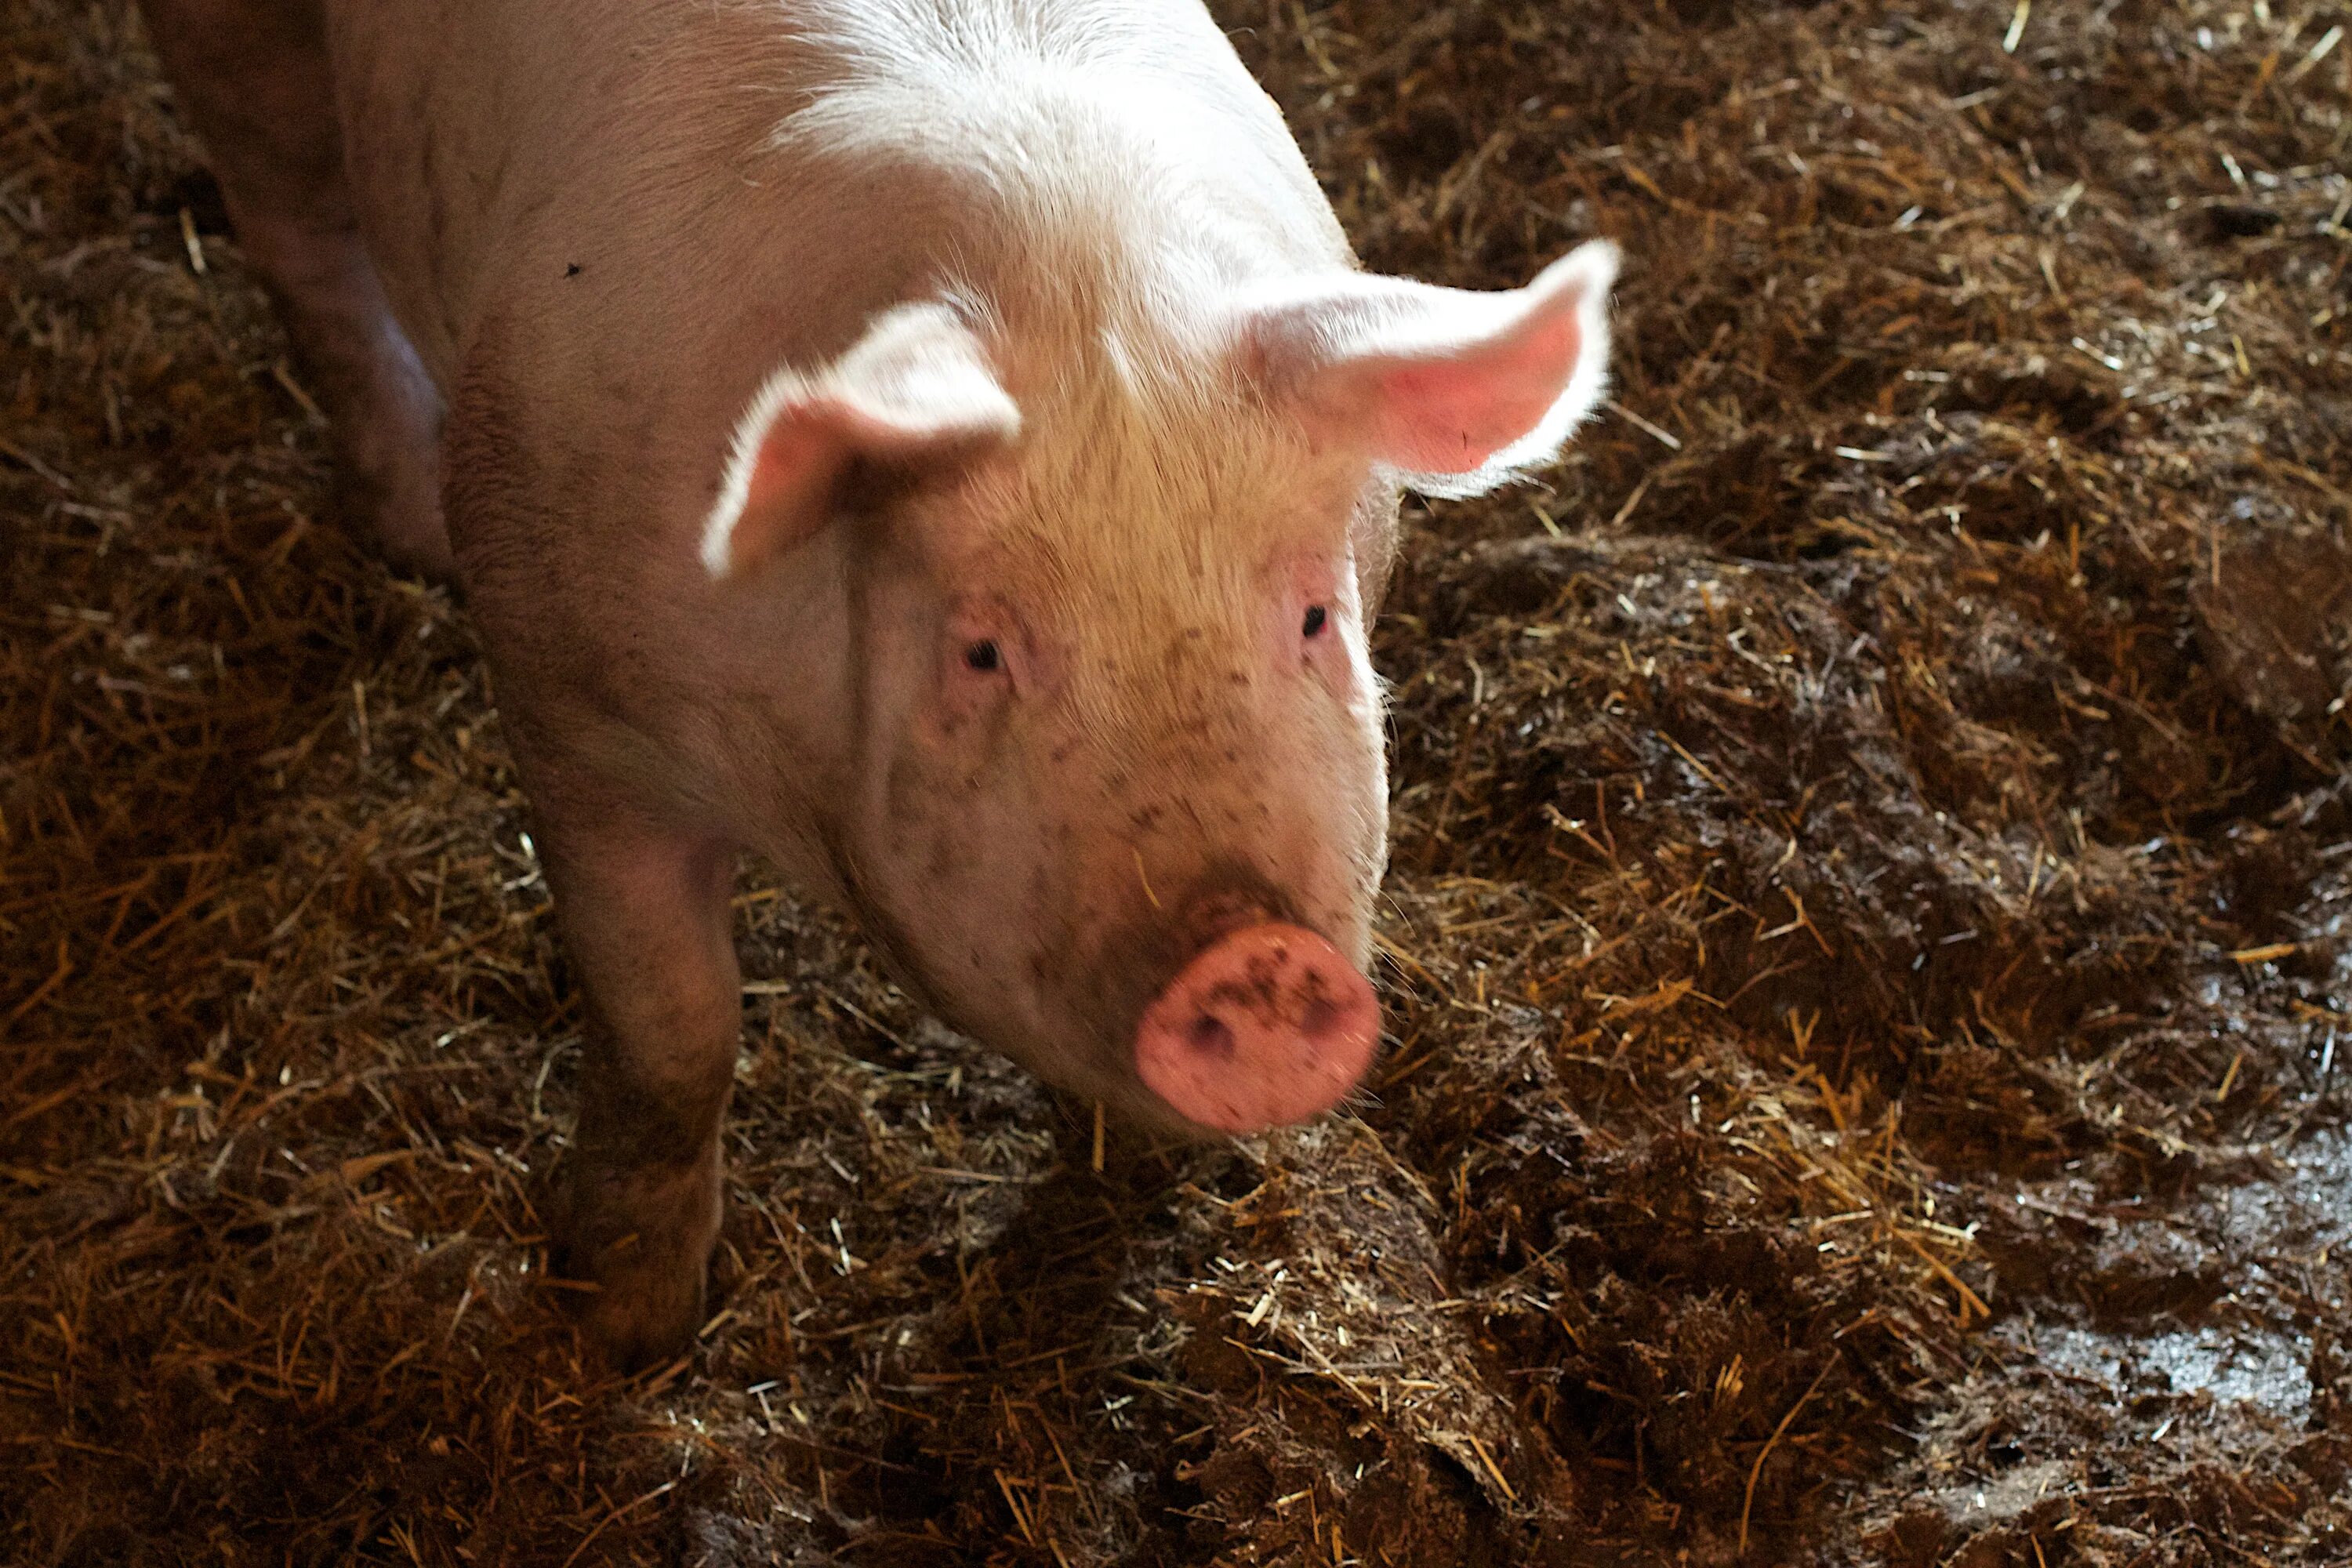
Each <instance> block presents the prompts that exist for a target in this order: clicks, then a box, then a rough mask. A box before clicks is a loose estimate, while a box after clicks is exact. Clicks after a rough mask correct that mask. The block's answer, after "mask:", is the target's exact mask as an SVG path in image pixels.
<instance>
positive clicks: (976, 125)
mask: <svg viewBox="0 0 2352 1568" xmlns="http://www.w3.org/2000/svg"><path fill="white" fill-rule="evenodd" d="M328 11H329V14H330V25H331V38H332V45H333V51H334V55H335V67H336V72H337V82H338V89H339V98H340V100H341V118H342V121H343V125H344V127H345V135H346V141H347V153H348V160H349V163H350V167H351V173H352V179H353V184H354V186H355V192H356V195H357V198H358V201H359V205H360V207H361V210H362V221H363V224H364V226H365V227H366V230H367V232H368V236H369V241H370V246H371V248H372V249H373V252H374V253H375V255H376V257H377V258H378V262H379V265H380V267H381V268H383V272H384V273H385V276H386V282H387V285H388V287H389V288H390V289H391V292H392V294H393V298H394V303H395V306H396V308H397V310H398V311H399V313H400V315H401V317H402V319H403V321H404V325H406V326H407V327H408V328H409V330H410V332H411V335H412V336H413V337H414V338H415V339H416V341H417V347H418V350H419V352H420V353H421V354H422V355H423V357H424V358H425V363H426V364H427V366H428V368H429V369H431V370H432V371H433V373H434V374H435V375H436V378H438V379H441V380H442V381H443V382H444V384H446V382H447V379H448V377H449V375H450V374H452V372H453V371H454V368H455V366H456V364H457V361H458V359H459V358H460V356H461V355H462V353H463V352H464V348H465V345H466V344H467V342H468V340H469V339H470V337H471V334H472V330H473V328H474V326H475V325H476V323H477V322H478V320H479V318H480V316H481V314H482V312H483V311H484V310H487V309H491V308H494V307H495V305H496V304H497V303H498V302H499V300H501V298H503V297H506V296H509V295H511V294H513V293H515V292H517V291H520V292H522V293H523V294H525V295H529V296H533V297H537V296H541V295H543V294H550V293H555V292H556V291H553V290H551V288H550V277H549V274H550V270H551V269H552V273H553V278H554V279H555V280H558V281H571V280H574V279H579V278H581V277H582V276H583V275H585V274H588V273H590V272H592V271H596V270H601V271H602V272H603V274H604V276H603V278H602V279H600V280H599V281H598V282H596V283H592V284H590V285H589V286H588V287H587V288H585V289H574V290H572V291H571V292H573V293H580V294H588V295H592V296H593V297H594V298H595V299H596V300H597V301H598V305H599V313H600V314H601V315H602V316H603V317H604V325H603V327H602V328H601V329H600V330H602V331H614V330H620V331H626V330H627V329H626V326H625V321H623V320H619V319H616V316H617V317H620V318H634V317H658V318H663V321H662V322H661V326H660V328H659V330H658V333H657V335H659V336H661V337H663V338H665V339H668V338H672V337H674V335H675V330H676V328H677V327H678V326H680V325H684V324H685V323H683V322H680V321H677V317H678V316H679V315H680V314H681V313H686V314H690V313H692V312H693V311H694V310H696V309H697V308H698V307H699V306H702V305H704V304H707V303H708V302H709V301H710V300H712V299H713V298H714V297H717V296H723V295H726V294H728V293H730V292H732V291H737V290H740V289H745V288H747V287H749V288H754V289H756V288H758V287H760V286H761V285H762V284H763V283H780V282H782V281H784V280H789V282H790V284H791V287H792V289H793V292H794V293H796V294H798V295H799V296H801V297H802V298H803V300H807V299H810V298H812V297H816V298H824V299H835V298H839V297H841V296H842V295H843V294H844V293H845V292H846V293H847V294H850V295H856V294H858V293H862V292H865V291H866V290H864V289H858V288H856V281H857V280H858V279H871V278H872V277H873V276H874V275H875V272H876V268H877V263H878V264H880V266H881V268H882V270H884V271H886V272H887V270H888V265H887V264H888V258H889V253H890V252H891V251H893V250H894V249H900V250H903V249H905V248H907V247H908V246H909V245H910V244H911V245H913V246H915V247H924V246H936V244H937V243H938V240H939V234H940V229H941V228H942V227H944V228H947V229H950V230H952V229H955V228H958V227H960V226H968V225H970V224H971V222H972V221H973V215H972V214H971V213H970V212H967V211H961V210H954V209H957V208H959V207H960V206H961V205H962V200H961V198H969V197H971V196H973V195H978V194H979V193H978V192H977V191H976V190H975V189H974V188H973V187H972V185H971V184H966V186H965V188H964V189H962V190H961V192H960V191H959V190H958V182H959V180H960V179H961V180H964V181H967V182H979V183H982V184H999V183H1002V182H1003V181H1004V180H1006V179H1007V178H1010V179H1013V180H1015V181H1017V180H1020V179H1022V178H1024V177H1034V175H1035V174H1037V170H1036V169H1035V168H1034V167H1033V168H1030V169H1029V170H1027V171H1026V174H1024V170H1023V168H1022V167H1021V165H1022V163H1023V161H1024V160H1043V162H1044V163H1046V164H1048V165H1050V164H1052V163H1055V161H1057V160H1058V161H1061V162H1064V163H1076V164H1084V163H1087V162H1088V161H1089V160H1098V159H1101V158H1103V157H1104V150H1103V149H1102V148H1101V147H1099V146H1097V147H1093V148H1087V147H1072V146H1068V145H1055V144H1053V143H1054V141H1055V129H1054V128H1053V127H1052V126H1050V125H1045V124H1042V123H1041V122H1040V121H1038V119H1037V115H1036V112H1035V110H1036V108H1037V105H1038V103H1039V102H1040V101H1043V102H1045V103H1051V102H1053V101H1054V100H1069V99H1072V98H1076V99H1091V100H1095V101H1096V103H1097V107H1098V108H1099V109H1100V110H1102V111H1103V112H1105V113H1107V114H1111V115H1115V116H1118V117H1119V118H1121V119H1123V120H1125V121H1127V122H1128V123H1129V126H1130V128H1132V129H1133V130H1134V131H1135V132H1137V133H1138V134H1139V135H1140V136H1143V137H1145V138H1147V139H1150V138H1158V139H1160V140H1162V141H1164V142H1166V143H1167V144H1168V146H1169V148H1171V149H1172V150H1175V151H1174V153H1173V155H1175V156H1179V157H1189V158H1190V159H1191V160H1192V162H1193V163H1195V164H1196V165H1197V166H1199V167H1200V168H1202V169H1203V170H1213V171H1214V172H1215V173H1214V175H1213V177H1214V178H1216V179H1218V180H1219V181H1221V182H1223V184H1225V185H1226V186H1227V187H1228V189H1227V190H1225V191H1224V192H1223V193H1222V200H1221V202H1220V204H1219V205H1220V207H1221V210H1222V212H1223V215H1224V216H1226V217H1227V218H1229V219H1232V220H1234V221H1237V222H1239V223H1241V224H1243V225H1244V226H1245V227H1247V228H1249V229H1251V230H1253V231H1276V232H1269V233H1268V234H1267V235H1266V237H1269V238H1272V239H1273V240H1274V241H1275V243H1276V247H1277V248H1278V249H1280V250H1283V251H1286V252H1296V253H1297V258H1298V260H1299V261H1300V262H1301V263H1309V262H1326V263H1328V261H1329V260H1331V259H1332V258H1344V257H1345V245H1344V241H1342V240H1341V239H1340V237H1339V233H1338V230H1337V227H1336V225H1335V224H1334V223H1333V221H1332V219H1331V216H1330V212H1329V208H1328V205H1327V204H1326V203H1325V202H1324V200H1323V198H1322V197H1321V195H1320V194H1319V192H1318V190H1317V188H1316V186H1315V184H1314V182H1313V179H1312V176H1311V175H1310V174H1308V172H1307V168H1306V165H1305V163H1304V162H1303V160H1301V159H1300V158H1299V156H1298V153H1297V147H1296V144H1295V143H1294V142H1292V141H1291V140H1290V138H1289V136H1288V133H1287V132H1286V131H1285V130H1284V128H1283V126H1282V124H1281V121H1280V119H1279V116H1278V115H1277V114H1276V111H1275V110H1274V109H1273V106H1272V105H1271V104H1270V103H1269V102H1268V101H1267V100H1266V99H1265V95H1264V94H1263V93H1262V92H1260V91H1259V89H1257V87H1256V85H1255V82H1253V81H1252V80H1251V79H1249V77H1248V76H1247V74H1246V73H1245V72H1244V70H1243V69H1242V68H1241V66H1240V64H1239V62H1238V61H1237V60H1236V59H1235V58H1234V56H1233V53H1232V50H1231V48H1230V47H1228V46H1227V44H1226V42H1225V40H1224V38H1223V36H1222V35H1221V34H1220V33H1218V31H1217V30H1216V28H1215V26H1214V25H1213V23H1212V22H1211V21H1210V19H1209V18H1208V16H1207V15H1206V13H1205V12H1203V11H1202V9H1201V7H1200V6H1199V5H1198V4H1197V3H1195V0H1075V3H1074V0H814V3H809V0H800V3H783V4H779V3H776V0H715V3H714V0H413V3H412V4H409V5H400V6H388V5H382V4H381V3H380V0H328ZM1024 100H1025V101H1024ZM1065 107H1066V104H1065ZM1064 118H1065V119H1066V116H1065V117H1064ZM1067 129H1068V128H1067V126H1066V125H1065V126H1064V127H1063V131H1064V132H1067ZM1065 139H1066V138H1065ZM1041 141H1043V142H1045V145H1042V146H1041V145H1040V144H1039V143H1040V142H1041ZM909 160H912V161H914V162H918V163H920V162H925V161H929V162H930V163H933V164H934V165H935V166H936V167H937V168H938V169H939V171H940V177H939V178H938V179H937V180H933V181H924V180H917V181H915V182H914V184H916V186H918V187H919V188H914V189H900V190H897V191H893V190H891V189H890V188H889V181H888V179H887V176H885V178H884V179H883V180H882V182H881V184H880V186H879V187H878V188H877V184H875V183H873V182H871V181H868V180H865V179H861V178H858V177H856V176H854V175H852V176H848V177H845V176H844V174H843V172H844V171H849V170H853V169H856V168H859V167H860V166H861V165H863V166H864V167H865V168H866V169H871V168H872V167H873V166H874V165H875V164H876V163H886V164H890V165H893V166H897V167H899V168H901V169H903V167H904V165H905V164H906V163H908V161H909ZM1059 173H1060V174H1064V175H1068V174H1074V173H1076V174H1083V173H1084V171H1083V170H1076V171H1073V170H1069V169H1065V170H1062V171H1060V172H1059ZM1098 173H1099V174H1102V176H1103V178H1104V180H1105V181H1106V182H1108V183H1115V182H1116V180H1117V179H1118V177H1119V176H1118V174H1116V173H1114V172H1113V171H1111V170H1110V169H1108V166H1106V168H1105V169H1103V170H1101V171H1098ZM1002 194H1003V193H1002V192H1001V191H999V192H996V193H994V195H1002ZM971 239H972V237H971V236H969V235H967V236H963V237H960V238H959V239H958V240H957V241H956V243H957V245H958V246H959V247H962V248H965V249H969V247H970V245H971ZM849 255H857V256H861V257H862V258H863V259H862V260H859V261H856V262H855V263H851V262H847V261H845V259H844V258H845V257H846V256H849ZM600 264H601V267H600ZM655 279H660V282H659V284H658V286H656V283H655V281H654V280H655ZM844 285H848V287H847V288H846V289H845V288H844ZM615 289H618V290H619V291H620V292H619V294H618V295H617V296H616V295H615V293H614V290H615ZM559 299H560V295H559ZM549 302H550V303H556V302H558V300H550V301H549ZM845 302H848V301H845ZM854 303H856V304H857V305H858V306H860V307H861V308H862V305H863V303H864V302H863V301H854ZM616 308H617V309H616ZM817 313H819V314H823V313H824V312H823V311H821V310H820V311H819V312H817ZM809 326H810V329H811V330H812V331H814V334H815V335H816V336H819V337H823V336H824V335H827V334H826V333H825V332H824V327H823V325H822V324H821V323H817V322H814V321H812V322H810V323H809Z"/></svg>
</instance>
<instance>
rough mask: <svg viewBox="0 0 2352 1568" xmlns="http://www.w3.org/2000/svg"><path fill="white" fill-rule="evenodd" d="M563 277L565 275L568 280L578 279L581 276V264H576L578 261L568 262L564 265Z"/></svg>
mask: <svg viewBox="0 0 2352 1568" xmlns="http://www.w3.org/2000/svg"><path fill="white" fill-rule="evenodd" d="M563 275H564V276H565V277H566V278H577V277H579V276H580V263H578V262H576V261H567V262H565V263H564V264H563Z"/></svg>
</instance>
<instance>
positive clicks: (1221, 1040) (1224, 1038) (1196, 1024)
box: [1184, 1013, 1237, 1061]
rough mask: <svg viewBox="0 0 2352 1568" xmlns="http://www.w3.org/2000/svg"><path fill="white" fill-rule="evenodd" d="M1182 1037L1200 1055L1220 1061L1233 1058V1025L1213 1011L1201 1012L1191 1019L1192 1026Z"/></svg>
mask: <svg viewBox="0 0 2352 1568" xmlns="http://www.w3.org/2000/svg"><path fill="white" fill-rule="evenodd" d="M1184 1037H1185V1039H1186V1041H1187V1042H1188V1043H1190V1044H1191V1046H1192V1048H1193V1049H1194V1050H1196V1051H1198V1052H1199V1053H1200V1054H1201V1055H1202V1056H1204V1057H1214V1058H1217V1059H1218V1060H1220V1061H1231V1060H1233V1058H1234V1050H1235V1049H1236V1048H1237V1047H1236V1045H1235V1042H1234V1031H1233V1026H1231V1025H1229V1024H1227V1023H1226V1022H1225V1021H1224V1020H1223V1018H1220V1017H1218V1016H1216V1015H1215V1014H1213V1013H1203V1014H1202V1015H1201V1016H1199V1017H1197V1018H1195V1019H1193V1020H1192V1027H1191V1028H1189V1029H1187V1030H1185V1031H1184Z"/></svg>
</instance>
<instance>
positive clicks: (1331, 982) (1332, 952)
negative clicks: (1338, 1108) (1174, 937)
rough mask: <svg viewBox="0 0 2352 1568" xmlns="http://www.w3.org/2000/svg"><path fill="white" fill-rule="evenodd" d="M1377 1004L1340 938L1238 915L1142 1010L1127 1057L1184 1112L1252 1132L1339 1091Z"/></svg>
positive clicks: (1374, 1038) (1363, 1062) (1303, 1112)
mask: <svg viewBox="0 0 2352 1568" xmlns="http://www.w3.org/2000/svg"><path fill="white" fill-rule="evenodd" d="M1380 1036H1381V1005H1380V1003H1379V1002H1378V1001H1377V1000H1376V999H1375V998H1374V997H1373V995H1372V986H1371V982H1370V981H1368V980H1366V979H1365V978H1364V977H1363V976H1362V975H1361V974H1360V973H1357V971H1356V966H1355V965H1354V964H1352V963H1349V962H1348V961H1347V959H1345V958H1344V957H1342V956H1341V955H1340V953H1339V949H1338V948H1335V947H1333V946H1332V945H1331V944H1330V943H1329V942H1326V941H1324V940H1323V939H1322V938H1321V937H1319V936H1318V935H1316V934H1315V933H1314V932H1313V931H1307V930H1305V929H1303V928H1301V927H1298V926H1294V925H1279V924H1273V923H1268V924H1262V925H1251V926H1244V927H1243V928H1242V929H1241V930H1239V931H1232V932H1229V933H1228V934H1226V935H1225V936H1223V937H1222V938H1220V939H1219V940H1218V941H1217V942H1213V943H1212V944H1211V945H1210V946H1209V947H1208V948H1206V949H1205V950H1203V951H1202V952H1201V953H1200V954H1199V955H1198V956H1197V957H1195V958H1194V959H1193V960H1192V963H1188V964H1186V965H1185V966H1184V968H1183V970H1182V971H1181V973H1179V974H1178V975H1177V976H1176V978H1175V979H1174V980H1172V981H1171V982H1170V983H1169V985H1168V989H1166V990H1165V991H1162V992H1161V993H1160V996H1159V999H1158V1000H1156V1001H1154V1002H1153V1003H1152V1004H1151V1005H1150V1007H1149V1008H1147V1009H1146V1010H1145V1011H1144V1015H1143V1021H1142V1023H1141V1024H1140V1025H1139V1026H1138V1027H1137V1029H1136V1036H1135V1066H1136V1071H1137V1072H1138V1073H1139V1074H1140V1075H1141V1077H1142V1079H1143V1081H1144V1084H1145V1086H1146V1087H1147V1088H1149V1089H1150V1090H1151V1091H1152V1092H1153V1093H1154V1094H1157V1095H1158V1096H1160V1099H1161V1100H1165V1101H1166V1102H1167V1103H1168V1105H1169V1107H1170V1108H1171V1109H1172V1110H1175V1112H1176V1113H1177V1114H1178V1115H1180V1116H1182V1117H1183V1118H1184V1119H1185V1120H1187V1121H1192V1122H1195V1123H1197V1124H1199V1125H1201V1126H1203V1127H1213V1128H1215V1129H1217V1130H1218V1131H1221V1132H1256V1131H1263V1130H1264V1129H1265V1128H1269V1127H1279V1126H1282V1125H1284V1124H1285V1123H1287V1122H1293V1121H1305V1120H1307V1118H1308V1117H1311V1116H1314V1115H1316V1114H1318V1112H1321V1111H1325V1110H1329V1109H1330V1108H1331V1107H1332V1106H1334V1105H1336V1104H1338V1103H1339V1099H1340V1097H1341V1096H1342V1095H1345V1094H1346V1093H1347V1092H1348V1090H1349V1089H1352V1088H1354V1087H1355V1084H1356V1080H1357V1079H1360V1078H1361V1077H1363V1075H1364V1069H1365V1068H1368V1067H1370V1065H1371V1061H1372V1052H1373V1049H1374V1047H1377V1046H1378V1045H1379V1043H1380Z"/></svg>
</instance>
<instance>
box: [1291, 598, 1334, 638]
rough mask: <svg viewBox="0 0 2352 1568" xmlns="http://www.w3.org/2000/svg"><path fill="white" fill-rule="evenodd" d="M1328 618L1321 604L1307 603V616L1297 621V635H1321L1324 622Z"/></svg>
mask: <svg viewBox="0 0 2352 1568" xmlns="http://www.w3.org/2000/svg"><path fill="white" fill-rule="evenodd" d="M1330 618H1331V617H1330V616H1329V615H1328V613H1327V612H1326V611H1325V610H1324V608H1323V606H1322V605H1307V618H1306V619H1305V620H1303V621H1301V622H1299V623H1298V635H1299V636H1300V637H1320V636H1322V635H1323V626H1324V623H1325V622H1327V621H1328V620H1329V619H1330Z"/></svg>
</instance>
